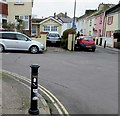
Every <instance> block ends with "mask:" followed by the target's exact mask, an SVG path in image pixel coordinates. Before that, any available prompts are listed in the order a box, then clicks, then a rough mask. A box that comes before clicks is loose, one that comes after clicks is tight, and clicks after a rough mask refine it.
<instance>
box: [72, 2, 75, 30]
mask: <svg viewBox="0 0 120 116" xmlns="http://www.w3.org/2000/svg"><path fill="white" fill-rule="evenodd" d="M75 13H76V0H75V3H74V17H73V25H72V28H76V24H75Z"/></svg>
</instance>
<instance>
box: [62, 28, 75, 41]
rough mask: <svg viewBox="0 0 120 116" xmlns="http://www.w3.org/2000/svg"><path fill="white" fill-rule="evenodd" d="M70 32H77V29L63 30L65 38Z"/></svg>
mask: <svg viewBox="0 0 120 116" xmlns="http://www.w3.org/2000/svg"><path fill="white" fill-rule="evenodd" d="M69 34H76V30H75V29H73V28H71V29H67V30H65V31H64V32H63V39H68V35H69Z"/></svg>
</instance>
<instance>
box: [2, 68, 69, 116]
mask: <svg viewBox="0 0 120 116" xmlns="http://www.w3.org/2000/svg"><path fill="white" fill-rule="evenodd" d="M2 72H4V73H7V74H9V75H11V78H13V79H15V78H16V79H20V80H23V81H25V82H27V83H29V84H31V80H30V79H28V78H26V77H23V76H21V75H18V74H16V73H12V72H9V71H6V70H2ZM12 76H13V77H12ZM38 89H39V90H40V91H41V92H43V93H44V94H45V95H46V96H47V97H48V98H49V99H50V100H51V102H52V104H53V105H54V106H55V108H56V109H57V111H58V113H59V114H60V115H62V116H64V115H65V116H66V115H67V116H70V115H69V113H68V111H67V110H66V108H65V107H64V105H63V104H62V103H61V102H60V100H59V99H58V98H57V97H56V96H55V95H53V94H52V93H51V92H50V91H49V90H47V89H46V88H45V87H43V86H42V85H40V84H38Z"/></svg>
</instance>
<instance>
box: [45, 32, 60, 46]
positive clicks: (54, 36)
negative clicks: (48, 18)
mask: <svg viewBox="0 0 120 116" xmlns="http://www.w3.org/2000/svg"><path fill="white" fill-rule="evenodd" d="M60 39H61V37H60V35H59V33H58V32H48V34H47V45H59V44H60Z"/></svg>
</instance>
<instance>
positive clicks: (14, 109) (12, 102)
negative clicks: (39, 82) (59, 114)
mask: <svg viewBox="0 0 120 116" xmlns="http://www.w3.org/2000/svg"><path fill="white" fill-rule="evenodd" d="M10 76H12V75H10V74H8V73H6V72H5V71H0V81H1V80H2V98H0V103H2V104H0V106H1V107H0V108H1V109H0V111H2V112H0V114H28V110H29V108H30V94H31V93H30V86H29V85H26V84H24V83H23V82H20V80H17V79H13V78H11V77H10ZM16 76H17V75H16ZM38 98H39V100H38V109H39V112H40V114H46V115H49V116H50V109H49V106H48V104H47V102H46V101H45V99H44V98H43V97H42V96H41V95H40V94H39V95H38Z"/></svg>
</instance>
